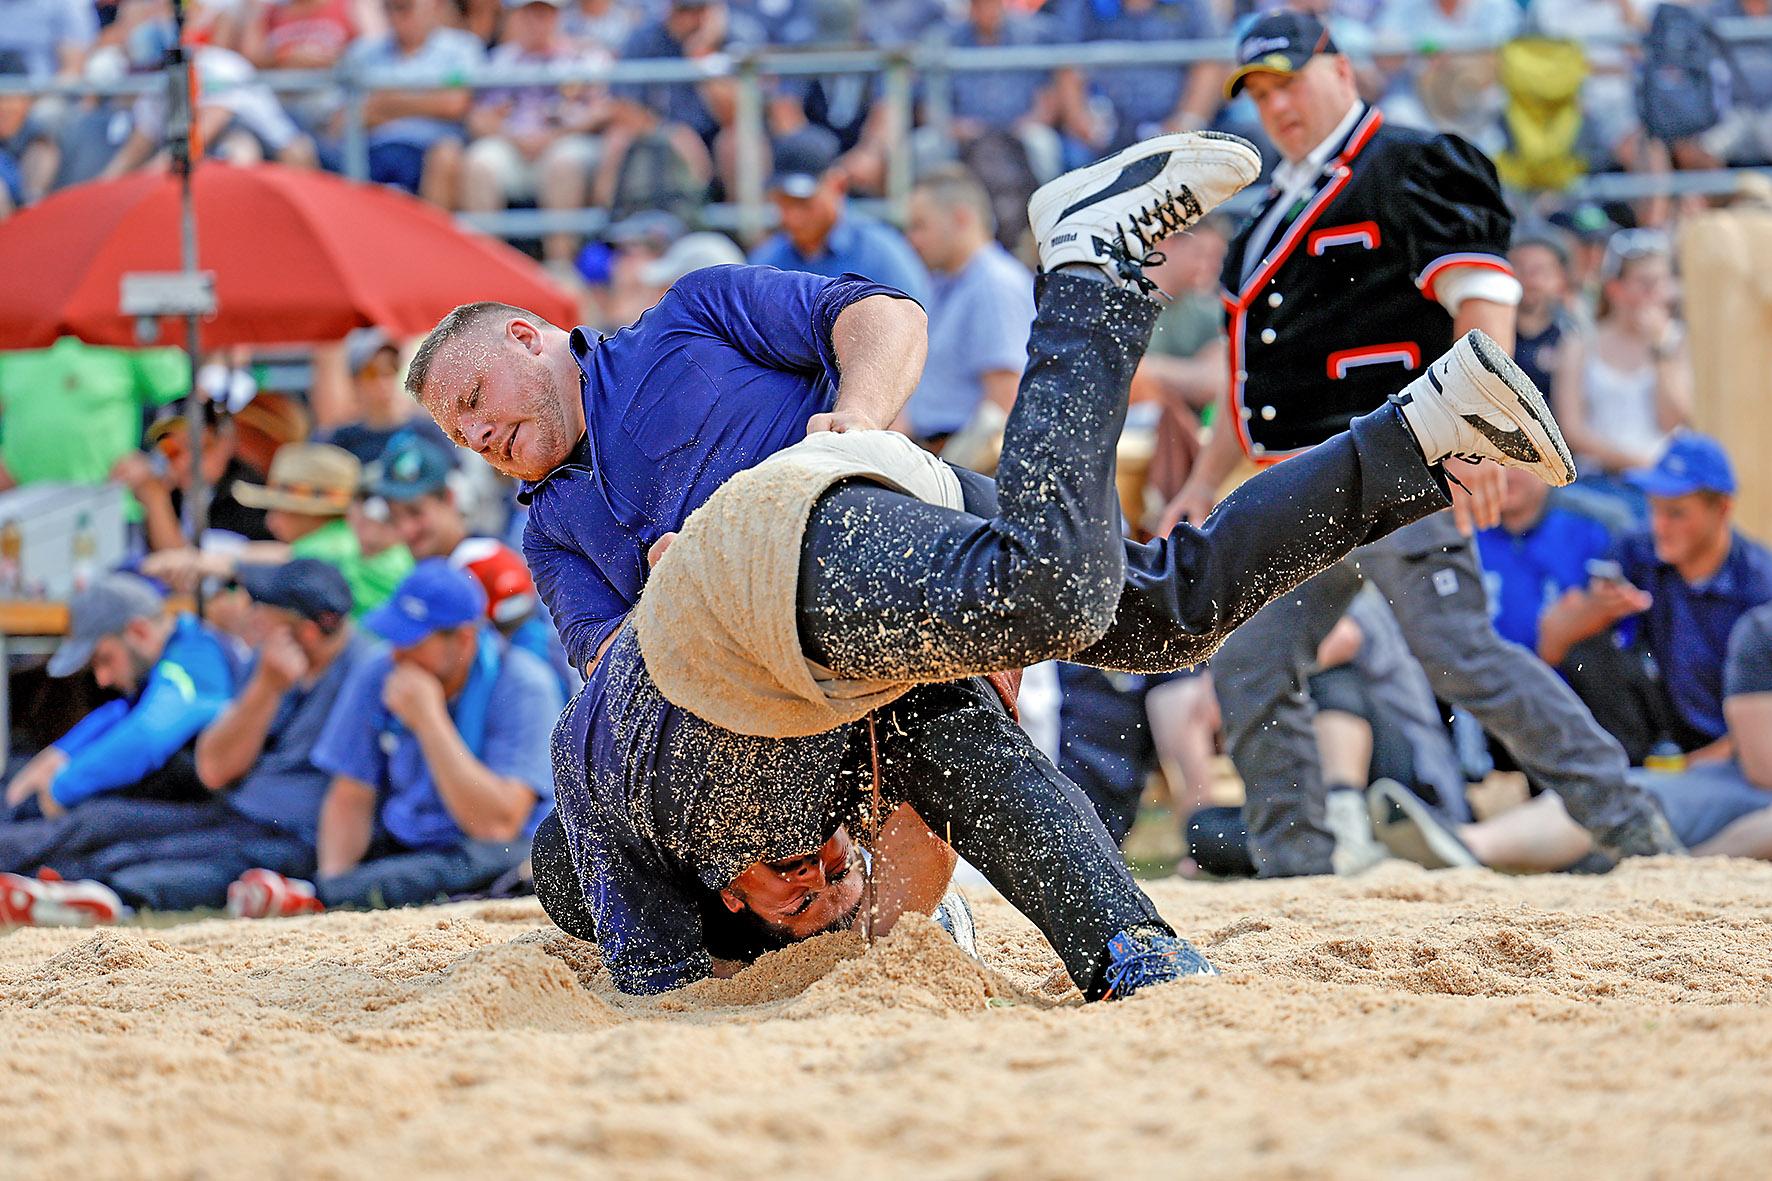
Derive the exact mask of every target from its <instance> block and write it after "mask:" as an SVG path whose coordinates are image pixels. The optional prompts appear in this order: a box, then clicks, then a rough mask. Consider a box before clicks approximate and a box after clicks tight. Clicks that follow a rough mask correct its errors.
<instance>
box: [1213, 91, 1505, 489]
mask: <svg viewBox="0 0 1772 1181" xmlns="http://www.w3.org/2000/svg"><path fill="white" fill-rule="evenodd" d="M1276 197H1277V195H1276V194H1275V193H1273V192H1272V191H1270V192H1269V194H1268V195H1267V199H1266V200H1264V201H1263V202H1262V203H1261V205H1260V206H1258V207H1257V209H1256V211H1255V214H1254V216H1253V218H1252V219H1251V220H1250V222H1249V223H1248V224H1247V225H1245V226H1244V227H1243V228H1242V230H1241V231H1240V232H1239V233H1238V234H1237V236H1236V238H1235V239H1233V241H1232V242H1231V245H1230V249H1229V251H1228V252H1227V253H1226V256H1225V265H1224V272H1223V276H1222V282H1223V285H1224V289H1225V291H1226V292H1235V294H1226V295H1225V296H1224V302H1225V309H1226V312H1227V315H1228V330H1229V333H1230V365H1231V406H1232V411H1233V414H1232V417H1233V421H1234V424H1235V425H1236V427H1237V430H1238V436H1239V438H1240V440H1241V441H1242V444H1243V449H1244V451H1246V452H1247V453H1248V454H1249V455H1250V456H1251V458H1253V459H1255V460H1256V461H1257V462H1260V463H1267V462H1273V461H1276V460H1280V459H1284V458H1286V457H1287V456H1288V455H1295V454H1297V453H1298V452H1299V451H1302V450H1306V449H1308V448H1310V447H1312V446H1315V445H1316V444H1318V443H1320V442H1322V441H1323V440H1324V439H1326V438H1328V437H1329V436H1330V435H1333V434H1335V433H1337V432H1339V431H1343V430H1346V429H1347V425H1348V421H1349V420H1350V419H1352V418H1354V417H1356V416H1358V415H1361V414H1364V413H1366V412H1368V411H1370V410H1373V409H1375V408H1376V407H1377V406H1379V405H1380V404H1381V403H1382V402H1383V401H1384V400H1385V398H1386V397H1388V396H1389V395H1391V394H1393V393H1396V392H1397V391H1398V390H1400V389H1402V388H1403V386H1405V385H1407V384H1408V383H1409V382H1410V381H1411V380H1413V379H1414V378H1415V377H1416V376H1417V375H1418V374H1419V373H1420V372H1421V369H1422V366H1423V365H1424V364H1426V363H1427V362H1430V361H1432V360H1433V359H1434V358H1435V357H1438V356H1439V355H1440V354H1441V353H1443V352H1445V351H1446V350H1447V349H1449V348H1451V347H1452V317H1451V316H1450V315H1449V314H1447V312H1446V309H1445V308H1444V307H1443V306H1441V305H1440V304H1439V303H1438V302H1437V300H1436V299H1435V297H1434V284H1435V281H1436V280H1437V278H1438V277H1439V276H1440V275H1442V274H1444V273H1445V271H1446V270H1447V269H1448V268H1449V267H1455V266H1486V267H1494V268H1497V269H1499V270H1503V271H1508V273H1510V274H1511V273H1512V272H1511V271H1509V268H1508V265H1507V258H1506V252H1507V244H1508V238H1509V236H1510V234H1511V232H1512V228H1513V217H1512V215H1511V214H1510V213H1509V212H1508V209H1507V206H1506V205H1505V204H1504V203H1503V201H1502V196H1501V187H1500V184H1499V183H1498V181H1497V180H1496V176H1495V167H1494V165H1492V164H1491V163H1490V162H1489V159H1488V157H1486V156H1484V155H1483V154H1482V153H1481V152H1480V151H1478V150H1477V149H1476V148H1474V147H1472V146H1471V145H1470V144H1468V143H1466V142H1465V141H1464V140H1461V139H1459V138H1458V137H1456V136H1451V135H1432V134H1429V133H1426V132H1419V131H1412V130H1408V129H1404V128H1396V127H1390V126H1386V125H1385V124H1384V119H1383V116H1382V115H1380V114H1379V112H1378V111H1376V110H1372V111H1368V112H1367V113H1366V115H1365V117H1364V118H1362V119H1361V120H1360V121H1359V122H1358V123H1357V124H1356V125H1355V127H1354V129H1353V131H1351V132H1350V133H1349V134H1348V136H1347V139H1346V140H1345V141H1344V142H1343V143H1342V145H1341V146H1340V147H1339V148H1338V149H1337V151H1336V152H1335V153H1334V154H1333V155H1332V156H1331V157H1330V160H1329V163H1328V164H1327V165H1326V166H1325V167H1324V169H1323V172H1322V174H1321V175H1320V176H1319V177H1318V178H1317V181H1316V185H1315V188H1314V189H1311V190H1307V191H1306V192H1305V195H1304V197H1303V199H1302V201H1300V202H1299V205H1300V206H1301V208H1300V209H1299V211H1298V212H1297V213H1296V214H1293V215H1291V216H1290V219H1289V220H1288V219H1287V218H1286V217H1282V219H1281V220H1280V222H1279V226H1278V228H1277V229H1276V230H1275V231H1274V232H1273V235H1272V236H1271V238H1270V241H1269V243H1268V244H1267V245H1268V250H1267V251H1266V252H1265V258H1264V261H1263V262H1262V263H1261V265H1259V266H1257V267H1256V268H1255V269H1254V270H1253V271H1252V272H1251V273H1250V275H1249V279H1248V281H1247V282H1246V283H1239V279H1240V278H1241V276H1242V275H1243V272H1244V267H1243V255H1244V253H1245V251H1246V250H1248V249H1249V248H1250V244H1249V238H1250V236H1251V234H1252V233H1253V232H1254V230H1255V229H1256V227H1257V226H1259V225H1260V223H1261V222H1262V220H1263V217H1264V215H1265V214H1266V213H1268V211H1269V204H1270V203H1271V202H1272V201H1273V200H1275V199H1276ZM1257 249H1259V247H1257Z"/></svg>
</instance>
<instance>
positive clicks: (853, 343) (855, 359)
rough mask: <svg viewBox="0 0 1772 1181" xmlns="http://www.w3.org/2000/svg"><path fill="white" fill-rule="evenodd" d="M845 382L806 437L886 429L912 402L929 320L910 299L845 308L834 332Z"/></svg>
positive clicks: (877, 299) (871, 300)
mask: <svg viewBox="0 0 1772 1181" xmlns="http://www.w3.org/2000/svg"><path fill="white" fill-rule="evenodd" d="M831 347H832V349H834V350H835V352H836V354H837V369H838V371H839V373H840V374H841V380H840V382H839V384H838V386H837V402H836V405H835V406H834V407H833V408H832V409H831V411H830V413H828V414H815V415H813V416H812V419H811V421H809V422H808V423H807V424H806V433H807V434H817V433H818V432H819V431H838V432H842V431H860V430H885V429H886V428H887V427H889V426H891V425H892V421H893V420H894V419H895V418H897V417H898V412H899V411H900V410H902V409H904V404H905V403H906V402H908V401H910V397H911V392H912V391H913V390H915V389H916V388H917V382H918V381H920V380H921V379H922V377H923V358H924V357H925V356H926V355H927V354H928V352H929V317H928V316H927V315H925V314H924V312H923V309H922V308H921V307H919V306H917V304H916V303H914V302H913V301H911V300H908V299H898V298H896V297H894V296H890V295H870V296H868V297H867V298H866V299H862V300H857V301H856V302H855V303H852V304H850V305H849V306H848V307H846V308H844V309H843V311H842V312H841V313H840V314H839V315H838V316H837V322H836V324H835V325H833V326H832V330H831Z"/></svg>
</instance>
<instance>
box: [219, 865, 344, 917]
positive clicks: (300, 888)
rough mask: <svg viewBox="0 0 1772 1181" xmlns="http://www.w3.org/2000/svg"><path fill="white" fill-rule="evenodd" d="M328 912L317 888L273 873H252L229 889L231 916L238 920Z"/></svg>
mask: <svg viewBox="0 0 1772 1181" xmlns="http://www.w3.org/2000/svg"><path fill="white" fill-rule="evenodd" d="M325 909H326V906H325V904H324V903H322V902H321V901H320V899H319V898H318V897H317V896H316V894H315V891H314V884H313V883H312V882H304V881H302V880H301V879H300V878H289V877H284V876H283V875H282V874H280V873H276V872H275V871H273V870H269V869H249V870H247V871H246V872H245V873H243V874H241V875H240V877H239V879H238V880H237V881H235V882H234V884H233V885H231V886H229V887H228V913H229V914H230V915H233V916H234V917H235V918H237V919H277V918H287V917H289V916H290V915H297V914H318V913H319V912H321V911H323V910H325Z"/></svg>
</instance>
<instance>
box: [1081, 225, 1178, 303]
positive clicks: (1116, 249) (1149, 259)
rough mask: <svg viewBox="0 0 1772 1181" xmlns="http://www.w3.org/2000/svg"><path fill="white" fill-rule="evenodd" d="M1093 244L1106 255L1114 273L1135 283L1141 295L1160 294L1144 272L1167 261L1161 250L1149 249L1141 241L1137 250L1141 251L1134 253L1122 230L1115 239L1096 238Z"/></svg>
mask: <svg viewBox="0 0 1772 1181" xmlns="http://www.w3.org/2000/svg"><path fill="white" fill-rule="evenodd" d="M1095 245H1096V248H1097V249H1099V250H1100V251H1101V252H1102V253H1103V254H1104V255H1106V256H1107V260H1108V263H1109V265H1110V266H1112V267H1113V269H1114V274H1116V275H1118V276H1119V277H1120V278H1121V279H1122V280H1124V281H1125V282H1128V283H1131V284H1133V285H1135V286H1136V287H1137V288H1138V290H1139V293H1140V294H1141V295H1147V296H1149V295H1161V294H1162V293H1163V292H1162V289H1161V288H1160V287H1158V286H1157V285H1156V283H1154V282H1152V281H1151V279H1150V278H1149V277H1148V276H1146V275H1145V273H1144V271H1145V268H1146V267H1154V266H1161V265H1162V264H1163V263H1164V262H1165V261H1167V256H1166V255H1165V254H1164V253H1163V252H1162V251H1161V250H1151V249H1149V248H1147V247H1145V246H1144V244H1143V243H1142V242H1141V243H1139V250H1140V251H1141V252H1142V253H1134V252H1133V248H1132V246H1131V245H1130V244H1129V243H1128V242H1127V241H1126V232H1125V231H1124V230H1121V231H1120V236H1119V237H1118V238H1117V239H1113V240H1111V241H1110V240H1106V239H1102V238H1097V239H1096V240H1095Z"/></svg>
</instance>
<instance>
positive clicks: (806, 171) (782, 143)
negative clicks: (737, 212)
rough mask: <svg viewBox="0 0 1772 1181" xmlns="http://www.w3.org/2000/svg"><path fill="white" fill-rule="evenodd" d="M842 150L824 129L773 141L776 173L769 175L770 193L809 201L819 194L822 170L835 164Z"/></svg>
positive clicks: (804, 130) (816, 127) (809, 128)
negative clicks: (808, 199) (808, 198)
mask: <svg viewBox="0 0 1772 1181" xmlns="http://www.w3.org/2000/svg"><path fill="white" fill-rule="evenodd" d="M841 146H842V145H840V144H839V143H838V142H837V137H836V136H835V135H833V134H831V132H830V131H829V130H827V129H826V128H823V127H818V126H810V127H804V128H801V129H800V130H799V131H796V132H794V133H793V134H791V135H784V136H782V137H781V138H780V139H778V140H776V141H775V171H774V172H772V173H771V174H770V177H769V188H770V191H771V192H779V193H786V194H787V195H788V196H790V197H800V198H805V197H810V196H812V194H813V193H815V192H817V191H818V184H819V181H821V180H822V179H824V174H825V170H826V169H827V168H829V167H830V166H831V165H832V164H834V163H836V162H837V156H838V155H839V153H840V150H841Z"/></svg>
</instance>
